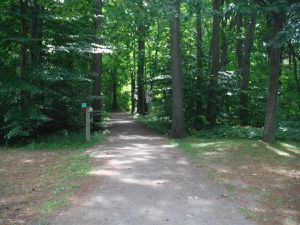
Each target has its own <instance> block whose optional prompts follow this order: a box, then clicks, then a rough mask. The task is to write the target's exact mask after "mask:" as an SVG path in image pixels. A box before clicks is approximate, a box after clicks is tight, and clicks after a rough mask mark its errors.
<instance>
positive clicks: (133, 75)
mask: <svg viewBox="0 0 300 225" xmlns="http://www.w3.org/2000/svg"><path fill="white" fill-rule="evenodd" d="M135 61H136V59H135V51H134V50H133V67H132V68H131V71H130V79H131V81H130V83H131V113H132V114H134V112H135V98H134V95H135V63H136V62H135Z"/></svg>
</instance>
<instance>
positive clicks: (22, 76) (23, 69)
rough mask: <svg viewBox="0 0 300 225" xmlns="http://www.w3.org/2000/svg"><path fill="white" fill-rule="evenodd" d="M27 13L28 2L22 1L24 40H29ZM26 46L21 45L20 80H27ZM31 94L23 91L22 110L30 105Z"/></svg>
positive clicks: (21, 30) (21, 12) (21, 31)
mask: <svg viewBox="0 0 300 225" xmlns="http://www.w3.org/2000/svg"><path fill="white" fill-rule="evenodd" d="M27 13H28V0H20V14H21V27H20V34H21V36H22V38H24V39H25V38H27V34H28V26H27V19H26V17H27ZM26 49H27V47H26V44H25V43H24V41H23V42H22V43H21V46H20V52H19V67H20V79H22V80H25V79H26V61H27V55H26ZM30 96H31V94H30V92H28V91H25V90H22V91H21V93H20V100H21V109H22V110H26V109H28V107H29V105H30V98H31V97H30Z"/></svg>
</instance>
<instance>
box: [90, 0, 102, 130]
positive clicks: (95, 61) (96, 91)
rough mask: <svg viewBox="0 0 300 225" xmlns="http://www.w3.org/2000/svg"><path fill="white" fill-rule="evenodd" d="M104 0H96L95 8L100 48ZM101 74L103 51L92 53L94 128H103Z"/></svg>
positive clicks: (96, 35)
mask: <svg viewBox="0 0 300 225" xmlns="http://www.w3.org/2000/svg"><path fill="white" fill-rule="evenodd" d="M102 7H103V2H102V0H94V10H95V12H94V13H95V27H94V29H95V39H94V42H95V45H96V46H95V47H96V48H98V47H99V46H100V45H101V42H102V41H101V37H99V36H100V33H101V23H102V21H101V16H102ZM101 74H102V53H100V52H95V53H93V55H92V76H93V88H92V98H93V102H92V107H93V109H94V112H93V122H94V124H93V129H94V130H100V129H102V99H101V92H102V82H101Z"/></svg>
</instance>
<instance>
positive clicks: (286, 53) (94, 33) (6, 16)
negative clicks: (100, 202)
mask: <svg viewBox="0 0 300 225" xmlns="http://www.w3.org/2000/svg"><path fill="white" fill-rule="evenodd" d="M299 12H300V2H299V1H297V0H274V1H268V0H244V1H235V0H228V1H225V0H181V1H180V0H2V1H1V3H0V23H1V27H0V93H1V94H0V107H1V110H0V114H1V115H0V127H1V130H0V139H1V142H3V143H4V142H14V141H15V140H21V141H24V140H32V139H34V138H35V137H37V136H39V135H46V134H50V133H55V132H61V131H72V130H78V129H80V128H81V127H82V126H83V122H84V120H83V117H82V111H81V108H80V104H81V102H88V103H90V104H91V105H92V106H93V108H94V122H93V129H94V130H99V129H102V121H103V112H104V111H119V110H124V111H130V112H131V113H139V114H140V115H148V117H151V118H152V119H153V120H155V121H157V122H159V123H160V124H161V126H165V127H167V129H168V130H169V131H170V133H171V135H172V136H173V137H182V136H184V135H185V134H186V133H195V132H199V131H201V130H207V129H210V130H212V129H214V128H215V127H225V129H226V127H236V128H240V127H245V129H246V128H247V129H250V130H251V129H252V130H254V131H255V130H256V129H261V128H264V131H263V138H264V140H265V141H268V142H270V141H274V140H275V136H276V132H281V133H282V132H283V133H284V132H286V135H285V136H286V137H288V138H289V139H291V140H299V139H300V134H299V127H300V78H299V60H300V48H299V47H300V32H299V30H300V13H299ZM276 130H277V131H276ZM250 136H251V132H250ZM283 136H284V135H283Z"/></svg>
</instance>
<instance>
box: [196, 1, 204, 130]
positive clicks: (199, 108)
mask: <svg viewBox="0 0 300 225" xmlns="http://www.w3.org/2000/svg"><path fill="white" fill-rule="evenodd" d="M196 45H197V61H196V64H197V65H196V66H197V100H196V116H195V118H196V129H197V130H200V129H201V127H202V126H203V124H202V119H201V118H202V114H203V112H202V96H201V87H203V49H202V48H203V46H202V45H203V40H202V16H201V2H197V4H196Z"/></svg>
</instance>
